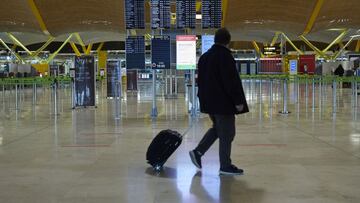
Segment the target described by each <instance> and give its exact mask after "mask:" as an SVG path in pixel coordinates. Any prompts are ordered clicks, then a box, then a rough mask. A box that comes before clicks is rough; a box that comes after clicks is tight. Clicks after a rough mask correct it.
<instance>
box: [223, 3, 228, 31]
mask: <svg viewBox="0 0 360 203" xmlns="http://www.w3.org/2000/svg"><path fill="white" fill-rule="evenodd" d="M221 2H222V5H221V6H222V19H221V26H222V27H225V20H226V17H227V10H228V6H229V1H228V0H222V1H221Z"/></svg>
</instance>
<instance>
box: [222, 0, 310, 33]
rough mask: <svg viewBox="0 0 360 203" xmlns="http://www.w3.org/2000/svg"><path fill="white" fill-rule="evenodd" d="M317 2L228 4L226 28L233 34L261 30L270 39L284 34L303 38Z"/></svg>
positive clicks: (259, 0) (240, 0)
mask: <svg viewBox="0 0 360 203" xmlns="http://www.w3.org/2000/svg"><path fill="white" fill-rule="evenodd" d="M315 3H316V0H306V1H299V0H277V1H273V0H257V1H254V0H229V4H228V11H227V16H226V19H225V25H226V27H228V28H229V29H231V30H238V31H241V30H243V31H246V30H258V31H259V32H264V34H266V35H268V37H267V38H268V39H271V38H272V36H271V34H272V33H275V32H276V31H281V32H284V33H286V34H287V35H289V36H298V35H300V34H301V33H302V32H303V31H304V29H305V26H306V24H307V21H308V19H309V16H311V13H312V10H313V8H314V5H315Z"/></svg>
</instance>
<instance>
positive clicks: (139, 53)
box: [125, 36, 145, 69]
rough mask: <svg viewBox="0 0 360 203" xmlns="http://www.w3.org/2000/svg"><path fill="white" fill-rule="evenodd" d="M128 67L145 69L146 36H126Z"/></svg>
mask: <svg viewBox="0 0 360 203" xmlns="http://www.w3.org/2000/svg"><path fill="white" fill-rule="evenodd" d="M125 48H126V54H125V55H126V69H145V38H144V36H129V37H127V38H126V43H125Z"/></svg>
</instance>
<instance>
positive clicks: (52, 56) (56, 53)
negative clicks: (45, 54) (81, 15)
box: [47, 34, 73, 63]
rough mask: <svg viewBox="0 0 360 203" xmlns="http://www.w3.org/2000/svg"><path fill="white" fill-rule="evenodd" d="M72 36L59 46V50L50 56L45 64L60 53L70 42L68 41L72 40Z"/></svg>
mask: <svg viewBox="0 0 360 203" xmlns="http://www.w3.org/2000/svg"><path fill="white" fill-rule="evenodd" d="M72 36H73V35H72V34H71V35H70V36H69V37H68V38H67V39H66V40H65V41H64V43H63V44H62V45H61V46H60V48H59V49H58V50H56V51H55V52H54V53H53V54H51V55H50V57H49V58H48V60H47V63H50V62H51V61H52V60H53V59H54V58H55V56H57V55H58V54H59V52H60V51H61V49H63V48H64V46H65V45H66V44H67V43H68V42H69V41H70V39H71V38H72Z"/></svg>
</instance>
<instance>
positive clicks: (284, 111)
mask: <svg viewBox="0 0 360 203" xmlns="http://www.w3.org/2000/svg"><path fill="white" fill-rule="evenodd" d="M287 99H288V83H287V78H284V83H283V110H282V111H280V112H279V113H281V114H289V113H290V112H289V111H288V109H287V108H288V106H287V105H288V104H287Z"/></svg>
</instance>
